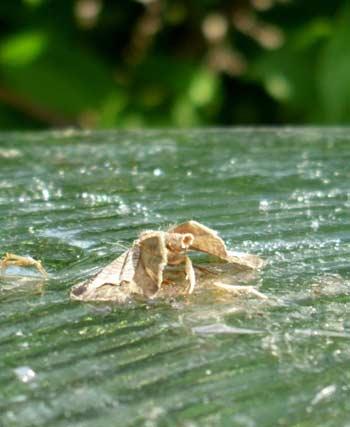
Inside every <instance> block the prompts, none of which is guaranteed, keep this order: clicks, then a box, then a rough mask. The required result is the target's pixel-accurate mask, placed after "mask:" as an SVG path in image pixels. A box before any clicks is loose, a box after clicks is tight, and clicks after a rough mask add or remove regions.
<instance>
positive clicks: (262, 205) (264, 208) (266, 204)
mask: <svg viewBox="0 0 350 427" xmlns="http://www.w3.org/2000/svg"><path fill="white" fill-rule="evenodd" d="M267 210H269V202H268V201H267V200H261V201H260V203H259V211H262V212H266V211H267Z"/></svg>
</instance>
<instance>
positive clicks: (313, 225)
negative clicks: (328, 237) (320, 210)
mask: <svg viewBox="0 0 350 427" xmlns="http://www.w3.org/2000/svg"><path fill="white" fill-rule="evenodd" d="M311 228H312V229H313V230H314V231H317V230H318V229H319V228H320V223H319V222H318V221H317V219H315V220H314V221H311Z"/></svg>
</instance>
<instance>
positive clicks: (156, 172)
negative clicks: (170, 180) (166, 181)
mask: <svg viewBox="0 0 350 427" xmlns="http://www.w3.org/2000/svg"><path fill="white" fill-rule="evenodd" d="M153 175H154V176H162V175H164V172H163V171H162V169H160V168H156V169H154V170H153Z"/></svg>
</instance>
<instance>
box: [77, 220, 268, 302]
mask: <svg viewBox="0 0 350 427" xmlns="http://www.w3.org/2000/svg"><path fill="white" fill-rule="evenodd" d="M191 251H198V252H202V253H206V254H208V255H210V256H214V257H216V258H218V260H220V261H221V263H224V264H227V265H229V266H232V267H235V268H236V269H241V270H242V269H244V270H258V269H260V268H261V267H263V265H264V261H263V260H262V259H261V258H260V257H258V256H256V255H251V254H246V253H238V252H232V251H229V250H228V249H227V248H226V245H225V243H224V241H223V240H222V239H221V238H220V237H219V236H218V234H217V232H216V231H214V230H212V229H210V228H208V227H206V226H205V225H203V224H200V223H199V222H196V221H188V222H185V223H183V224H179V225H175V226H173V227H171V228H169V229H168V230H167V231H153V230H150V231H144V232H142V233H141V234H140V236H139V238H138V239H137V240H135V241H134V242H133V244H132V246H131V247H130V248H129V249H128V250H126V251H125V252H124V253H123V254H122V255H120V256H119V257H118V258H117V259H115V260H114V261H112V262H111V263H110V264H108V265H107V266H105V267H104V268H103V269H102V270H101V271H100V272H98V273H97V274H96V275H95V276H93V277H92V278H90V279H88V280H86V281H84V282H81V283H78V284H77V285H74V286H73V287H72V289H71V292H70V297H71V298H72V299H73V300H79V301H116V302H123V301H126V300H127V299H128V298H129V297H130V296H132V295H142V296H145V297H148V298H155V297H157V296H159V295H160V294H161V293H165V294H166V293H167V291H168V290H170V289H171V290H172V293H173V294H181V293H183V294H191V293H192V292H193V290H194V288H195V286H196V281H197V275H198V274H199V273H200V274H202V275H203V274H204V275H216V274H217V272H216V270H215V268H210V266H209V267H203V266H199V265H198V266H194V265H193V264H192V261H191V259H190V258H189V256H188V253H189V252H191ZM213 283H214V285H215V284H216V285H217V286H218V287H219V288H221V289H227V288H228V287H229V288H230V289H231V290H232V291H233V292H235V293H241V292H243V290H242V289H241V288H246V289H247V290H248V291H249V288H252V287H248V286H247V287H242V286H237V287H234V286H231V285H224V284H222V283H221V282H219V281H215V280H214V281H213ZM227 290H228V289H227ZM252 293H254V294H255V295H256V296H257V295H258V294H259V292H258V291H254V292H253V290H252ZM260 295H262V294H260Z"/></svg>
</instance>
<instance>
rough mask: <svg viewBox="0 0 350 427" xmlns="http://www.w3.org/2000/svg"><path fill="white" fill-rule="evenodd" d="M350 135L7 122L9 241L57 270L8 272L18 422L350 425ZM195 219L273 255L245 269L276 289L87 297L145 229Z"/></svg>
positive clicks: (5, 347) (4, 330)
mask: <svg viewBox="0 0 350 427" xmlns="http://www.w3.org/2000/svg"><path fill="white" fill-rule="evenodd" d="M349 144H350V133H349V130H348V129H337V128H334V129H325V128H324V129H316V128H315V129H314V128H309V129H302V128H300V129H293V128H291V129H260V130H255V129H236V130H220V129H218V130H195V131H147V132H99V133H88V132H73V131H66V132H46V133H27V134H1V135H0V250H1V252H14V253H17V254H22V255H31V256H32V257H34V258H38V259H41V260H42V261H43V264H44V266H45V267H46V268H47V270H48V271H49V273H50V279H49V280H48V281H47V282H43V281H42V280H41V279H40V278H39V277H37V276H35V273H33V275H32V276H31V277H18V275H20V276H21V275H23V274H24V273H25V274H29V272H28V271H25V272H23V271H22V270H21V269H18V268H13V269H9V273H13V274H16V277H12V278H11V277H7V278H2V279H0V426H1V427H12V426H16V427H29V426H50V427H51V426H54V427H56V426H57V427H58V426H62V427H63V426H73V425H74V426H75V427H76V426H78V427H89V426H91V427H96V426H103V427H106V426H107V427H108V426H111V427H112V426H135V427H136V426H148V427H153V426H160V427H162V426H164V427H170V426H184V427H197V426H198V427H199V426H200V427H203V426H239V427H270V426H278V425H280V426H295V427H297V426H298V427H301V426H303V427H306V426H315V427H316V426H320V425H322V426H326V427H332V426H335V425H337V426H346V425H347V423H348V420H349V411H350V403H349V399H348V396H349V382H350V371H349V369H348V367H349V363H350V280H349V278H350V274H349V273H350V270H349V261H350V215H349V209H350V187H349V182H350V167H349V165H350V145H349ZM187 219H196V220H198V221H200V222H202V223H204V224H205V225H208V226H209V227H212V228H214V229H216V230H217V231H218V232H219V233H220V235H221V236H222V237H223V238H224V240H225V241H226V242H227V244H228V247H229V249H234V250H239V251H245V252H252V253H256V254H258V255H261V256H262V257H264V258H265V259H267V261H268V264H267V266H266V268H265V270H264V271H263V272H262V273H261V274H260V275H257V276H252V277H249V278H246V277H245V278H242V277H241V276H237V277H232V283H239V284H242V283H248V284H251V285H255V286H259V287H260V288H259V289H260V291H261V292H263V293H265V294H266V295H267V296H268V297H269V300H268V301H267V302H266V301H262V300H255V299H254V298H251V299H247V298H244V297H242V298H235V297H232V296H230V295H228V294H226V293H224V292H221V291H216V292H204V291H201V290H200V289H197V290H196V291H195V293H194V294H193V295H192V296H191V297H189V298H178V299H172V300H169V301H142V300H141V301H135V302H132V303H130V304H127V305H125V306H120V307H118V306H117V307H116V306H112V305H108V304H99V305H93V304H80V303H73V302H71V301H69V298H68V294H69V289H70V287H71V286H72V285H73V284H75V283H77V282H78V281H81V280H83V279H86V278H87V277H89V276H91V275H92V274H93V273H94V272H96V271H97V270H98V268H100V267H102V266H104V265H106V264H107V263H108V262H109V261H111V260H112V259H114V258H115V257H116V256H118V255H119V254H120V253H122V252H123V251H124V247H125V246H128V245H130V243H131V242H132V241H133V240H134V239H135V238H136V236H137V235H138V233H139V232H140V231H142V230H144V229H152V228H153V229H158V228H160V227H162V228H166V227H168V226H169V225H171V224H176V223H179V222H182V221H184V220H187ZM199 262H200V260H199ZM31 372H32V373H33V372H34V377H31V376H30V375H31ZM26 381H27V382H26Z"/></svg>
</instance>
